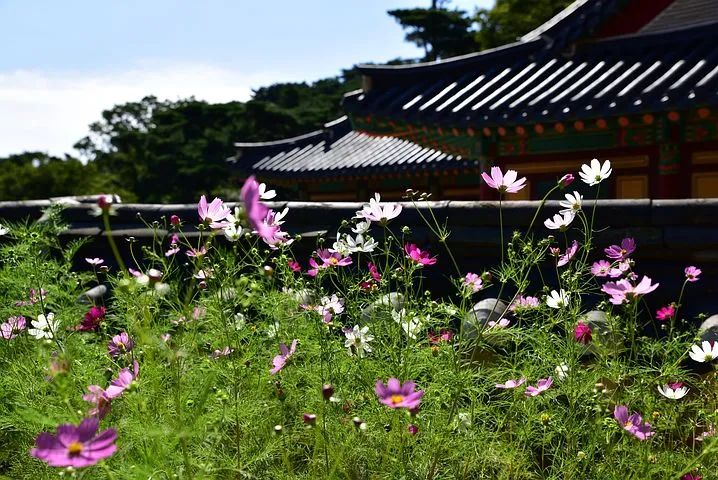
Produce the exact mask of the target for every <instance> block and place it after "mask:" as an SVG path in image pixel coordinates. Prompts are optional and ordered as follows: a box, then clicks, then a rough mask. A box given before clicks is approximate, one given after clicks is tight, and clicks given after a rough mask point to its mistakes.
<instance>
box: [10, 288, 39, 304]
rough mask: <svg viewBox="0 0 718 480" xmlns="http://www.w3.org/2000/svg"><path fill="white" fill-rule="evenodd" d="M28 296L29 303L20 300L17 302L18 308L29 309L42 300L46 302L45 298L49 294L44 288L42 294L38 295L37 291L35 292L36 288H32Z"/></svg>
mask: <svg viewBox="0 0 718 480" xmlns="http://www.w3.org/2000/svg"><path fill="white" fill-rule="evenodd" d="M28 296H29V299H30V300H29V301H23V300H18V301H16V302H15V306H16V307H27V306H29V305H35V304H36V303H37V302H39V301H40V300H45V297H46V296H47V292H46V291H45V289H44V288H41V289H40V292H39V294H38V292H37V290H35V289H34V288H31V289H30V293H29V295H28Z"/></svg>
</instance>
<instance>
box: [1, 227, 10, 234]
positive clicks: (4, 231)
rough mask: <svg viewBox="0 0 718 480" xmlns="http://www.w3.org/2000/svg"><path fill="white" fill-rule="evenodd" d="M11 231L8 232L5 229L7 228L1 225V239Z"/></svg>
mask: <svg viewBox="0 0 718 480" xmlns="http://www.w3.org/2000/svg"><path fill="white" fill-rule="evenodd" d="M9 231H10V230H8V229H7V228H5V227H3V226H2V225H0V237H2V236H3V235H7V233H8V232H9Z"/></svg>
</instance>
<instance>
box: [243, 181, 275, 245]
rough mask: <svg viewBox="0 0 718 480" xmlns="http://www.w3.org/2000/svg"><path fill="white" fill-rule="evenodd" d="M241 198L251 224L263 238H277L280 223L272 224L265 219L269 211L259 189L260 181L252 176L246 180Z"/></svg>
mask: <svg viewBox="0 0 718 480" xmlns="http://www.w3.org/2000/svg"><path fill="white" fill-rule="evenodd" d="M239 198H240V199H241V200H242V203H243V204H244V211H245V213H246V215H247V220H248V221H249V225H250V226H251V227H252V229H253V230H254V231H256V232H257V235H259V237H260V238H262V239H269V240H276V234H277V232H278V231H279V225H276V224H275V225H270V224H268V223H267V222H265V220H266V219H267V214H268V213H269V207H267V206H266V205H265V204H264V203H262V201H261V193H260V191H259V183H257V180H256V179H255V178H254V176H251V177H249V178H248V179H247V181H245V182H244V185H243V186H242V190H241V192H240V193H239Z"/></svg>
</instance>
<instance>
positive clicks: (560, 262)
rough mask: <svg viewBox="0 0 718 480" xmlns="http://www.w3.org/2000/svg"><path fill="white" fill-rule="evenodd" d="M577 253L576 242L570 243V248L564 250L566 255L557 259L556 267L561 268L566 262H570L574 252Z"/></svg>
mask: <svg viewBox="0 0 718 480" xmlns="http://www.w3.org/2000/svg"><path fill="white" fill-rule="evenodd" d="M577 251H578V242H577V241H576V240H574V241H573V243H571V246H570V247H568V248H567V249H566V253H564V254H563V255H561V256H560V257H558V262H557V263H556V265H557V266H559V267H563V266H564V265H566V264H567V263H568V262H570V261H571V259H572V258H573V256H574V255H576V252H577Z"/></svg>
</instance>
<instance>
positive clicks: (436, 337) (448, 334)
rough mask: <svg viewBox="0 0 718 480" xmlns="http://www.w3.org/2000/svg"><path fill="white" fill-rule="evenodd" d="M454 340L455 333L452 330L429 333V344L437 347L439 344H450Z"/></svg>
mask: <svg viewBox="0 0 718 480" xmlns="http://www.w3.org/2000/svg"><path fill="white" fill-rule="evenodd" d="M453 339H454V332H452V331H451V330H446V329H441V330H440V331H439V333H434V332H429V343H431V344H432V345H436V344H438V343H442V342H446V343H449V342H451V341H452V340H453Z"/></svg>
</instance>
